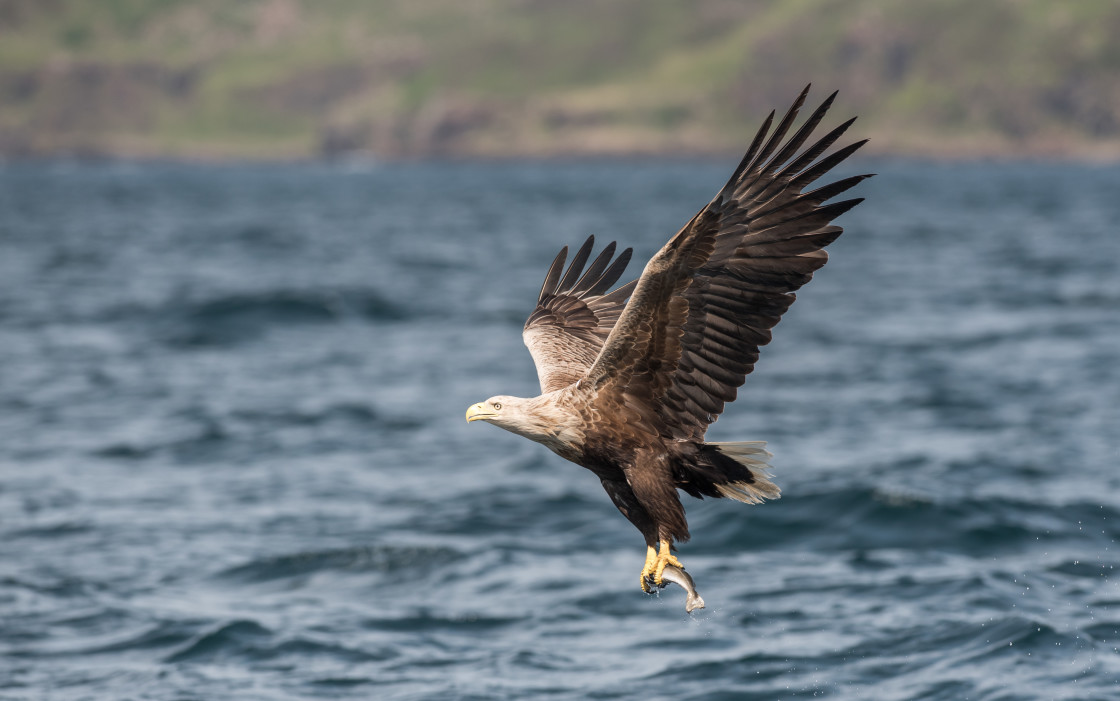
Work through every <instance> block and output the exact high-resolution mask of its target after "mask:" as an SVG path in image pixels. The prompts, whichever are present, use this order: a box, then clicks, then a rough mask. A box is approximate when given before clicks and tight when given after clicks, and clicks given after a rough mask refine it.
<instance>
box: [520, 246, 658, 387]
mask: <svg viewBox="0 0 1120 701" xmlns="http://www.w3.org/2000/svg"><path fill="white" fill-rule="evenodd" d="M594 245H595V237H594V236H589V237H588V239H587V241H586V242H585V243H584V244H583V246H582V247H580V249H579V251H578V252H577V253H576V255H575V257H574V258H573V259H572V264H571V265H569V266H568V271H567V272H566V273H564V277H563V279H561V277H560V273H561V272H562V271H563V270H564V260H565V259H566V258H567V257H568V247H567V246H565V247H564V248H563V249H561V251H560V254H559V255H557V256H556V259H555V260H553V261H552V266H551V267H550V268H549V269H548V275H546V276H545V279H544V284H543V285H542V286H541V293H540V296H539V297H538V298H537V307H536V309H534V310H533V313H532V314H530V315H529V320H528V321H526V322H525V329H524V331H522V334H521V338H522V339H523V340H524V341H525V345H526V346H528V348H529V353H530V354H531V355H532V356H533V362H534V363H535V364H536V366H537V377H538V378H539V379H540V382H541V392H542V393H547V392H551V391H553V390H557V389H561V388H563V387H567V386H568V385H570V384H572V383H573V382H575V381H576V380H578V379H579V378H581V377H583V375H584V373H586V372H587V369H588V368H589V367H591V364H592V363H593V362H595V358H596V357H597V356H598V355H599V350H600V349H601V348H602V347H603V342H604V341H606V340H607V336H608V335H609V334H610V332H611V328H613V327H614V324H615V322H616V321H618V317H619V315H620V314H622V310H623V308H624V307H625V306H626V300H627V299H628V298H629V297H630V293H631V291H633V289H634V285H635V284H637V281H636V280H634V281H632V282H630V283H628V284H626V285H623V286H622V287H619V288H618V289H617V290H615V291H614V292H611V293H610V294H605V293H606V291H607V290H609V289H610V288H611V285H613V284H614V283H615V282H617V281H618V278H619V277H620V276H621V275H622V273H623V271H624V270H626V264H627V263H629V262H630V255H631V253H632V252H633V249H630V248H627V249H626V250H625V251H623V252H622V253H621V254H619V256H618V257H617V258H615V257H614V251H615V243H614V242H613V241H612V242H611V243H609V244H607V247H606V248H604V249H603V251H602V252H601V253H600V254H599V256H598V257H597V258H596V259H595V262H593V263H592V264H591V267H589V268H588V269H587V272H585V273H583V266H584V265H585V264H586V263H587V259H588V257H589V256H590V255H591V249H592V247H594ZM612 259H613V260H612ZM580 273H583V275H580Z"/></svg>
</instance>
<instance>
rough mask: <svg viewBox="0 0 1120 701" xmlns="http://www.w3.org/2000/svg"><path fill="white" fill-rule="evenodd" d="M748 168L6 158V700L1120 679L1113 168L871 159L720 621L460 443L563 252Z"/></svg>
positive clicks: (773, 377)
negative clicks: (469, 416) (769, 494)
mask: <svg viewBox="0 0 1120 701" xmlns="http://www.w3.org/2000/svg"><path fill="white" fill-rule="evenodd" d="M734 163H735V159H733V158H729V159H728V160H727V161H726V162H717V161H697V162H681V161H657V160H643V161H632V162H618V161H610V162H606V161H604V162H539V163H536V162H534V163H525V162H521V163H423V164H382V163H365V162H354V163H334V164H271V165H198V164H196V165H186V164H172V163H162V164H161V163H149V164H130V163H113V162H110V163H71V162H45V163H8V164H5V165H0V698H2V699H4V700H5V701H14V700H16V699H19V700H23V699H28V700H39V699H49V700H55V699H57V700H67V701H77V700H79V699H90V700H103V699H113V700H117V699H161V700H162V699H168V700H178V701H187V700H193V699H197V700H199V701H203V700H206V701H209V700H213V699H237V700H241V699H260V700H262V701H263V700H268V701H272V700H277V699H641V700H646V699H661V698H666V699H674V700H677V701H685V700H697V701H699V700H701V699H703V700H706V701H715V700H716V699H767V700H770V699H797V698H834V699H877V700H892V699H898V700H903V699H945V700H952V701H956V700H960V699H991V700H996V699H999V700H1001V701H1003V700H1011V699H1078V700H1084V699H1102V700H1103V699H1116V698H1120V572H1117V570H1116V569H1115V568H1116V566H1117V565H1118V564H1120V543H1118V538H1120V227H1118V224H1117V222H1120V166H1115V165H1111V166H1092V165H1078V164H1057V163H1040V162H1022V163H998V164H992V163H963V164H962V163H954V164H950V163H932V162H923V161H907V160H864V161H860V162H856V163H854V164H850V165H847V166H845V168H844V169H843V170H842V173H841V174H851V173H856V172H866V171H873V172H877V173H878V177H877V178H874V179H872V180H870V181H868V182H866V183H864V184H862V185H860V186H859V188H857V191H856V192H857V193H858V194H859V195H861V196H864V197H866V198H867V201H866V202H864V203H863V204H862V205H860V206H859V207H858V208H856V209H855V210H853V211H852V212H851V213H849V214H846V215H844V217H842V219H841V220H840V222H839V223H841V224H843V225H844V226H845V228H846V233H845V234H844V235H843V236H842V237H841V238H840V239H839V240H838V241H837V242H836V243H835V244H833V245H832V246H831V248H830V251H831V253H832V258H831V262H830V263H829V264H828V265H827V266H826V267H825V268H824V269H822V270H821V271H820V272H819V273H818V274H817V276H816V278H815V279H814V280H813V281H812V282H811V283H810V284H809V285H808V286H806V287H805V288H804V289H803V290H802V291H801V293H800V294H799V299H798V302H797V303H796V304H795V305H794V306H793V308H792V309H791V310H790V312H789V313H788V314H787V315H786V317H785V319H784V320H783V321H782V323H781V324H780V325H779V326H778V327H777V328H776V329H775V334H774V342H773V343H772V344H771V345H769V346H768V347H766V348H765V349H764V350H763V354H762V359H761V361H760V362H759V364H758V366H757V370H756V371H755V373H754V374H753V375H751V376H750V377H748V379H747V383H746V385H745V386H744V387H743V389H742V390H741V391H740V394H739V399H738V401H736V402H735V403H734V404H732V405H730V406H729V407H728V410H727V411H726V413H725V414H724V415H723V417H722V418H721V419H720V420H719V422H718V423H716V424H715V425H714V426H713V427H712V430H711V431H710V432H709V437H710V438H711V439H713V440H766V441H769V448H770V449H771V450H772V451H773V453H774V459H773V465H774V468H775V478H776V480H777V482H778V483H779V484H780V485H781V487H782V489H783V497H782V499H781V500H779V501H776V502H771V503H767V504H765V505H761V506H745V505H743V504H739V503H734V502H726V501H713V500H706V501H703V502H701V501H696V500H692V499H689V498H687V497H685V502H686V508H687V509H688V515H689V521H690V524H691V527H692V534H693V540H692V542H690V543H688V544H686V545H684V546H682V547H681V549H680V558H681V560H682V561H683V562H684V564H685V565H686V566H687V568H688V571H689V572H690V573H691V574H692V575H693V577H695V580H696V584H697V587H698V589H699V590H700V593H701V594H702V595H703V597H704V598H705V599H706V601H707V604H708V606H707V608H706V609H704V610H702V611H698V612H696V613H695V614H694V615H691V616H690V615H688V614H686V613H685V611H684V593H683V591H682V590H680V589H679V588H677V587H676V586H670V587H669V588H667V589H665V590H664V591H662V592H661V593H660V595H659V596H647V595H645V594H643V593H642V592H641V591H640V590H639V587H638V572H639V570H640V569H641V567H642V563H643V559H644V545H643V542H642V539H641V537H640V536H639V534H638V532H637V531H636V530H635V529H634V528H633V527H632V526H631V525H630V524H629V523H628V522H627V521H626V520H625V519H623V518H622V517H621V516H620V515H619V514H618V512H617V511H616V510H615V508H614V507H613V506H612V505H611V503H610V501H609V499H608V498H607V496H606V495H605V494H604V493H603V491H602V489H601V487H600V485H599V481H598V480H597V479H596V478H595V477H594V476H593V475H592V474H591V473H589V472H587V471H585V470H583V469H581V468H579V467H577V466H575V465H573V464H570V463H567V462H564V461H562V460H561V459H560V458H558V457H556V456H554V455H553V454H551V453H550V452H548V451H547V450H546V449H545V448H543V447H541V446H538V445H536V444H533V443H530V442H529V441H526V440H524V439H522V438H519V437H517V436H515V435H513V434H509V433H505V432H503V431H501V430H499V429H497V428H495V427H493V426H488V425H485V424H481V423H472V424H470V425H468V424H467V423H466V422H464V420H463V414H464V411H465V409H466V407H467V406H468V405H469V404H471V403H473V402H477V401H480V400H483V399H485V398H487V397H489V396H491V395H495V394H514V395H521V396H533V395H535V394H536V393H537V385H536V375H535V372H534V369H533V365H532V361H531V359H530V357H529V354H528V352H527V351H526V350H525V348H524V347H523V346H522V344H521V339H520V334H521V326H522V323H523V322H524V319H525V317H526V316H527V314H528V313H529V311H530V309H531V308H532V306H533V304H534V302H535V298H536V293H537V291H538V290H539V287H540V284H541V280H542V278H543V275H544V272H545V269H546V268H547V266H548V264H549V262H550V261H551V260H552V257H553V256H554V255H555V254H556V252H557V251H558V250H559V248H560V247H561V246H563V245H565V244H579V243H581V242H582V241H583V239H584V238H585V237H586V236H587V235H588V234H595V235H596V237H597V238H598V240H599V241H600V243H601V244H602V243H605V242H607V241H611V240H615V239H617V240H618V241H619V242H620V243H621V244H622V245H624V246H633V247H634V248H635V258H636V261H635V263H633V264H632V266H631V270H630V271H628V276H627V278H624V279H629V277H630V276H637V274H638V273H639V272H640V270H641V266H642V265H643V263H644V261H645V260H646V259H648V257H649V256H650V255H651V254H652V253H653V252H654V251H655V250H657V249H658V248H659V247H660V246H661V245H662V243H663V242H664V241H666V240H667V239H668V238H669V237H670V236H671V235H672V234H673V233H674V232H675V231H676V230H677V229H678V228H679V227H680V226H681V224H683V223H684V222H685V221H686V220H687V219H688V218H689V217H690V216H691V215H692V214H693V213H694V212H695V211H696V210H697V209H699V208H700V207H701V206H702V205H703V204H704V203H705V202H707V200H708V199H709V198H710V197H711V196H712V195H713V194H714V193H715V191H716V190H717V189H718V188H719V187H720V186H721V185H722V183H723V181H724V179H725V178H726V176H727V175H728V173H729V171H730V170H731V168H732V167H733V166H734Z"/></svg>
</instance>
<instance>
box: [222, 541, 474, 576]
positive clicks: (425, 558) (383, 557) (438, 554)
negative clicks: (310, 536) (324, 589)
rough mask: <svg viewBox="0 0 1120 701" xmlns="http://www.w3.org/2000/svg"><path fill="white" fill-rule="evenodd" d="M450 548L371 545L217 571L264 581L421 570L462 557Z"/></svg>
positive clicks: (277, 557) (282, 557)
mask: <svg viewBox="0 0 1120 701" xmlns="http://www.w3.org/2000/svg"><path fill="white" fill-rule="evenodd" d="M462 557H463V556H462V554H461V553H459V552H458V551H457V550H454V549H452V548H440V547H399V546H373V547H354V548H339V549H335V550H318V551H311V552H299V553H292V554H287V555H275V556H271V557H265V558H259V559H256V560H253V561H251V562H247V563H245V564H242V565H238V566H236V567H231V568H229V569H227V570H223V571H222V572H220V573H219V574H218V575H217V577H218V578H220V579H227V580H237V581H241V582H267V581H271V580H275V579H286V578H289V577H301V576H305V575H309V574H314V573H316V572H324V571H328V570H334V571H340V570H341V571H348V572H401V571H413V572H415V571H423V570H428V569H432V568H437V567H443V566H445V565H447V564H448V563H451V562H455V561H457V560H460V559H461V558H462Z"/></svg>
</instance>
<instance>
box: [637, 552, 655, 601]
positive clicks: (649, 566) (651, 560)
mask: <svg viewBox="0 0 1120 701" xmlns="http://www.w3.org/2000/svg"><path fill="white" fill-rule="evenodd" d="M656 565H657V551H656V550H654V549H653V546H651V545H647V546H646V564H645V566H644V567H642V574H641V583H642V591H644V592H645V593H647V594H648V593H649V592H650V588H649V581H648V580H649V577H650V575H651V574H653V568H654V567H655V566H656Z"/></svg>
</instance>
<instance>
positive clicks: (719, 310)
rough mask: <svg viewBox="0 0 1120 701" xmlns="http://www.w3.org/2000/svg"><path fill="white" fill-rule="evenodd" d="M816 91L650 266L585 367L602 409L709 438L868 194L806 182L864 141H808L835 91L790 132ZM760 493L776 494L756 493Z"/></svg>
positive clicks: (765, 132)
mask: <svg viewBox="0 0 1120 701" xmlns="http://www.w3.org/2000/svg"><path fill="white" fill-rule="evenodd" d="M808 90H809V88H808V87H806V88H805V90H804V91H802V93H801V94H800V95H799V96H798V97H797V99H796V101H795V102H794V104H793V106H792V107H790V109H789V110H788V111H787V112H786V114H785V115H784V116H783V117H782V119H781V121H779V122H778V124H777V126H775V127H774V129H773V131H771V130H770V127H771V125H772V124H773V119H774V114H773V113H771V115H770V116H769V117H767V118H766V120H765V121H764V123H763V125H762V127H761V128H760V129H759V131H758V133H757V134H756V135H755V137H754V139H753V141H752V142H751V145H750V147H749V148H748V149H747V152H746V155H745V156H744V157H743V159H742V160H741V161H740V163H739V165H738V167H736V169H735V171H734V173H733V174H732V176H731V178H730V179H729V180H728V182H727V184H726V185H725V186H724V187H723V189H722V190H720V192H719V193H718V194H717V195H716V196H715V198H713V199H712V201H711V202H710V203H709V204H708V205H707V206H706V207H704V208H703V209H702V210H700V212H698V213H697V214H696V216H694V217H693V218H692V220H690V221H689V222H688V223H687V224H686V225H685V226H684V228H682V229H681V230H680V232H678V233H677V234H676V235H675V236H674V237H673V238H672V239H671V240H670V241H669V242H668V243H667V244H665V246H664V247H663V248H662V249H661V250H660V251H659V252H658V253H657V254H656V255H655V256H654V257H653V258H652V259H651V260H650V261H649V263H648V264H647V265H646V267H645V270H644V271H643V273H642V276H641V277H640V278H639V279H638V280H637V282H636V286H635V287H634V288H633V291H632V292H630V293H629V294H630V299H629V302H628V303H627V304H626V306H625V308H624V309H623V310H622V312H621V315H620V316H618V317H617V318H618V321H617V323H615V324H614V328H613V329H612V330H610V333H609V335H608V337H607V340H606V342H605V344H604V345H603V347H602V352H601V353H599V356H598V358H597V359H595V360H594V364H593V365H592V366H591V368H590V370H588V373H587V380H588V385H589V390H590V391H593V392H595V396H594V398H593V399H592V401H594V402H596V403H597V404H598V405H599V406H600V407H601V408H602V409H604V410H606V409H609V408H611V409H613V408H617V407H620V406H626V407H627V408H629V409H631V410H632V411H631V414H636V415H637V416H640V417H642V419H641V420H642V423H645V424H648V425H647V426H646V428H647V429H648V430H649V431H651V432H656V433H657V434H659V435H662V436H664V437H667V438H672V439H676V440H698V441H699V440H702V439H703V436H704V433H705V432H706V431H707V427H708V425H709V424H711V423H712V422H713V421H715V420H716V418H717V417H718V416H719V414H720V413H721V412H722V411H723V408H724V405H725V404H726V403H727V402H730V401H732V400H734V399H735V397H736V393H737V390H738V388H739V387H740V386H741V385H742V384H743V381H744V380H745V378H746V375H747V374H749V373H750V372H751V371H752V370H753V369H754V364H755V362H756V361H757V360H758V356H759V348H760V347H761V346H764V345H766V344H767V343H769V342H770V338H771V329H772V328H773V327H774V326H775V325H776V324H777V323H778V321H779V320H780V319H781V317H782V314H784V313H785V311H786V310H787V309H789V306H790V305H791V304H792V303H793V301H794V292H795V291H796V290H797V289H798V288H800V287H801V286H802V285H804V284H805V283H806V282H808V281H809V279H810V278H811V277H812V276H813V273H814V272H815V271H816V270H817V269H819V268H820V267H821V266H823V265H824V264H825V262H826V261H827V260H828V255H827V254H826V253H825V251H824V250H823V249H824V247H825V246H827V245H828V244H830V243H832V242H833V241H835V240H836V238H837V237H838V236H840V234H841V233H842V232H843V229H841V228H840V227H838V226H835V225H832V223H831V222H832V220H833V219H835V218H836V217H838V216H840V215H841V214H843V213H844V212H847V211H848V210H850V209H851V208H852V207H854V206H855V205H857V204H859V203H860V202H861V201H862V199H849V200H843V201H840V202H833V203H827V202H828V201H829V200H830V199H832V198H833V197H836V196H837V195H840V194H841V193H843V192H845V191H847V190H849V189H850V188H852V187H854V186H855V185H857V184H858V183H859V182H861V181H862V180H864V179H866V178H868V177H870V176H869V175H856V176H851V177H847V178H843V179H841V180H838V181H836V182H833V183H830V184H827V185H824V186H822V187H819V188H817V189H815V190H811V191H808V192H804V189H805V188H806V187H808V186H809V185H811V184H812V183H814V182H815V181H816V180H817V179H819V178H820V177H821V176H823V175H824V174H825V173H826V172H828V171H829V170H830V169H831V168H833V167H834V166H836V165H837V164H839V163H840V162H841V161H843V160H844V159H845V158H847V157H848V156H850V155H851V154H852V153H854V152H855V151H856V150H857V149H859V148H860V146H862V145H863V144H864V143H866V141H859V142H856V143H853V144H850V145H848V146H844V147H842V148H840V149H838V150H836V151H835V152H833V153H832V154H830V155H827V156H823V157H822V154H824V153H825V152H826V151H827V150H828V149H829V148H830V147H832V145H833V144H834V143H835V142H836V141H837V140H838V139H839V138H840V137H841V136H842V135H843V134H844V132H845V131H846V130H847V129H848V127H849V126H850V125H851V124H852V122H853V121H854V119H852V120H848V121H846V122H844V123H843V124H841V125H840V126H838V127H836V128H834V129H832V130H831V131H829V132H828V133H826V134H825V135H824V136H823V137H820V138H819V139H817V140H816V141H811V137H812V133H813V131H814V130H815V129H816V127H818V126H819V124H820V122H821V121H822V120H823V118H824V116H825V114H826V112H827V111H828V109H829V107H830V106H831V105H832V102H833V100H834V99H835V96H836V93H833V94H832V95H830V96H829V97H828V98H827V99H825V101H824V102H823V103H822V104H821V105H820V106H819V107H818V108H817V109H815V110H814V111H813V112H812V113H811V114H810V115H809V116H808V117H807V118H806V119H805V121H804V123H803V124H802V125H801V126H800V127H799V128H798V129H797V130H796V131H794V132H793V135H792V136H789V138H788V139H787V138H786V137H787V134H789V133H790V130H791V128H792V127H793V124H794V123H795V122H796V119H797V115H798V112H799V110H800V108H801V107H802V105H803V104H804V102H805V98H806V95H807V94H808ZM806 144H808V145H806ZM581 251H582V249H581ZM582 264H583V261H580V265H581V266H582ZM554 267H555V266H554ZM549 275H550V279H551V276H552V271H550V273H549ZM570 276H571V274H570V272H569V275H568V276H565V281H567V279H568V277H570ZM573 280H574V278H573ZM546 287H547V284H546ZM599 328H601V327H599ZM534 357H535V356H534ZM539 366H540V363H539V362H538V367H539ZM727 496H733V495H727ZM758 497H767V498H772V497H770V495H769V494H767V493H754V492H751V494H750V495H747V498H758ZM734 498H739V497H734Z"/></svg>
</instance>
